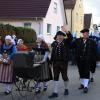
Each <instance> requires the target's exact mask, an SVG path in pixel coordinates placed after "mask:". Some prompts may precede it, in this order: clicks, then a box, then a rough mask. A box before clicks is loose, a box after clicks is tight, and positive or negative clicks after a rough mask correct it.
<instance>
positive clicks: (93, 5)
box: [83, 0, 100, 23]
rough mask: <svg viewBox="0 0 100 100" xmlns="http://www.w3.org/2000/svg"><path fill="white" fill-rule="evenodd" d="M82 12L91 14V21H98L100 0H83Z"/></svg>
mask: <svg viewBox="0 0 100 100" xmlns="http://www.w3.org/2000/svg"><path fill="white" fill-rule="evenodd" d="M83 1H84V12H85V13H92V14H93V22H94V23H100V0H83Z"/></svg>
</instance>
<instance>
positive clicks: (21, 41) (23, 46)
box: [17, 39, 28, 51]
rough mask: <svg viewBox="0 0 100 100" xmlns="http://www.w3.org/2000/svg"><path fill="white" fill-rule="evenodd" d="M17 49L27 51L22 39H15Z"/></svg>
mask: <svg viewBox="0 0 100 100" xmlns="http://www.w3.org/2000/svg"><path fill="white" fill-rule="evenodd" d="M17 51H28V47H27V46H26V45H25V44H24V42H23V40H22V39H18V41H17Z"/></svg>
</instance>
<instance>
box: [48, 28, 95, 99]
mask: <svg viewBox="0 0 100 100" xmlns="http://www.w3.org/2000/svg"><path fill="white" fill-rule="evenodd" d="M80 32H81V33H82V35H83V37H81V38H77V39H75V40H74V41H72V40H73V37H72V35H71V33H70V32H66V31H65V29H64V27H62V31H58V32H57V33H56V35H55V37H54V39H55V41H54V42H53V43H52V45H51V46H52V52H51V63H52V65H53V73H54V91H53V93H52V94H51V95H50V96H49V98H56V97H58V81H59V75H60V73H61V75H62V78H63V81H64V86H65V90H64V95H68V93H69V92H68V81H69V79H68V76H67V68H68V55H69V49H75V60H76V63H77V66H78V71H79V77H80V86H79V89H83V93H87V92H88V85H89V81H90V71H91V72H92V73H94V72H95V66H96V60H97V44H96V42H95V41H94V40H93V39H90V38H89V30H88V29H83V30H81V31H80ZM92 81H93V78H92Z"/></svg>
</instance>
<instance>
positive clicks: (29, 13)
mask: <svg viewBox="0 0 100 100" xmlns="http://www.w3.org/2000/svg"><path fill="white" fill-rule="evenodd" d="M0 23H3V24H11V25H13V26H17V27H19V26H21V27H29V28H32V29H34V30H35V31H36V33H37V34H43V35H44V38H45V40H46V42H48V43H51V42H52V41H53V37H54V35H55V34H56V32H57V31H58V30H60V27H61V26H62V25H66V17H65V12H64V3H63V0H0Z"/></svg>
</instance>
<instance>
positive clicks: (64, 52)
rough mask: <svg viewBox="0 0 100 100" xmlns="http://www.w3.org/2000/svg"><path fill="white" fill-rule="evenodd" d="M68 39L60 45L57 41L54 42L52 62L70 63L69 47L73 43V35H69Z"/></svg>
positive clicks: (52, 45)
mask: <svg viewBox="0 0 100 100" xmlns="http://www.w3.org/2000/svg"><path fill="white" fill-rule="evenodd" d="M67 37H68V38H67V39H64V40H63V41H62V42H61V43H60V44H59V43H58V42H57V41H54V42H53V43H52V44H51V47H52V52H51V62H57V61H63V62H66V61H67V62H68V54H69V46H70V43H71V41H72V35H71V34H67ZM58 46H59V48H58ZM59 49H60V50H59Z"/></svg>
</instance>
